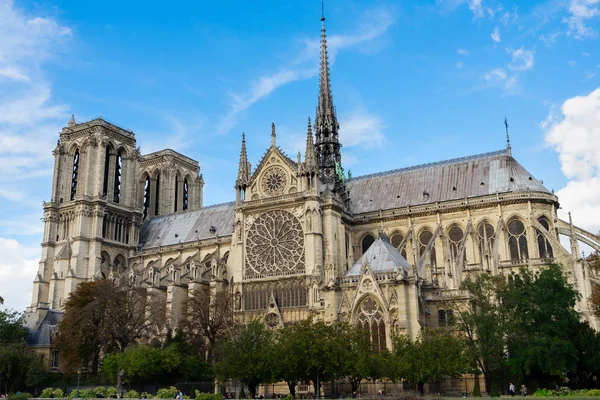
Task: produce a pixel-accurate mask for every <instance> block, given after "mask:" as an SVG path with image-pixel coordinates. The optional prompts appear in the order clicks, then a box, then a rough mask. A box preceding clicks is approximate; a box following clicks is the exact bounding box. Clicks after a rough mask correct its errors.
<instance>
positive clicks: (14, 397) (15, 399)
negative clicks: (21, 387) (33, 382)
mask: <svg viewBox="0 0 600 400" xmlns="http://www.w3.org/2000/svg"><path fill="white" fill-rule="evenodd" d="M30 397H33V395H32V394H31V393H27V392H25V393H19V394H9V395H8V400H27V399H29V398H30Z"/></svg>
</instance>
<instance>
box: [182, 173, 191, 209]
mask: <svg viewBox="0 0 600 400" xmlns="http://www.w3.org/2000/svg"><path fill="white" fill-rule="evenodd" d="M189 190H190V188H189V186H188V180H187V178H185V179H184V180H183V211H186V210H187V209H188V200H189Z"/></svg>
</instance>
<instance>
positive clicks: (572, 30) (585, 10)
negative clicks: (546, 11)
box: [563, 0, 600, 39]
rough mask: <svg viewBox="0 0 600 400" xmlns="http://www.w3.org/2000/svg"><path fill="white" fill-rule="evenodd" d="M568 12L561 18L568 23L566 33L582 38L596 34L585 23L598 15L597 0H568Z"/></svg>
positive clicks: (598, 5)
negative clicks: (567, 14)
mask: <svg viewBox="0 0 600 400" xmlns="http://www.w3.org/2000/svg"><path fill="white" fill-rule="evenodd" d="M568 13H569V16H568V17H566V18H564V19H563V21H564V22H565V23H567V24H568V25H569V30H568V31H567V34H568V35H570V36H574V37H576V38H578V39H583V38H586V37H593V36H596V35H597V34H598V32H596V31H595V30H594V29H592V28H591V27H589V26H588V25H587V24H588V22H590V21H592V20H595V19H596V18H597V17H598V16H600V2H599V1H598V0H570V3H569V7H568Z"/></svg>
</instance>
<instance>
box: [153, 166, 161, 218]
mask: <svg viewBox="0 0 600 400" xmlns="http://www.w3.org/2000/svg"><path fill="white" fill-rule="evenodd" d="M154 190H156V193H155V195H154V215H158V206H159V199H160V174H157V175H156V189H154Z"/></svg>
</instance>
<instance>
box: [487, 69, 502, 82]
mask: <svg viewBox="0 0 600 400" xmlns="http://www.w3.org/2000/svg"><path fill="white" fill-rule="evenodd" d="M505 79H506V72H505V71H504V69H502V68H495V69H492V70H490V71H488V72H486V73H485V80H486V81H504V80H505Z"/></svg>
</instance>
